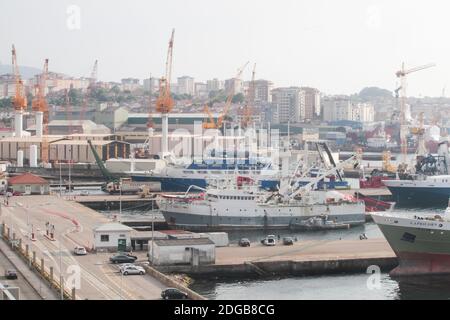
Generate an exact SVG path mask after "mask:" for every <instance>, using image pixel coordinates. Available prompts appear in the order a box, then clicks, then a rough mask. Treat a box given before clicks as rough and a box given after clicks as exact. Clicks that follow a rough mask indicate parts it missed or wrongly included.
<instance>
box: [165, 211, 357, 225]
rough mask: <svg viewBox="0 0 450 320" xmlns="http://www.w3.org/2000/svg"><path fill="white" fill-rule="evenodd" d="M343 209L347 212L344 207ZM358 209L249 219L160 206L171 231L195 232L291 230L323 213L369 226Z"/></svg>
mask: <svg viewBox="0 0 450 320" xmlns="http://www.w3.org/2000/svg"><path fill="white" fill-rule="evenodd" d="M340 209H343V211H345V209H344V208H340ZM354 209H355V208H352V209H351V210H352V211H353V212H355V213H347V212H342V210H339V211H340V212H336V213H333V212H332V211H331V212H330V211H327V209H326V206H323V210H320V209H319V210H318V209H317V208H315V210H314V211H312V210H310V208H309V207H302V208H301V209H299V208H297V211H298V212H297V214H286V215H283V214H277V215H270V214H269V215H266V216H265V215H252V216H246V215H239V214H233V213H231V214H226V215H225V214H224V215H220V214H217V215H211V214H207V213H204V214H202V213H201V212H200V211H199V210H182V209H174V208H167V207H165V206H161V207H160V210H161V213H162V215H163V216H164V218H165V220H166V222H167V224H168V225H169V226H170V227H171V228H177V229H186V230H193V231H213V230H247V229H254V230H257V229H289V228H290V227H291V226H292V225H295V224H298V223H300V222H301V221H303V220H307V219H309V218H311V217H313V216H317V215H320V214H328V218H329V220H335V221H336V222H337V223H347V224H349V225H361V224H363V223H365V213H364V205H362V206H361V207H360V208H358V210H354Z"/></svg>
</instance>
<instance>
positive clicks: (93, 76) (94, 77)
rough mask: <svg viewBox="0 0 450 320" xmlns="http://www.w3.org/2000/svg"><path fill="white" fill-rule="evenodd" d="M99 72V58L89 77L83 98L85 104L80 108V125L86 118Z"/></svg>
mask: <svg viewBox="0 0 450 320" xmlns="http://www.w3.org/2000/svg"><path fill="white" fill-rule="evenodd" d="M97 73H98V60H95V62H94V67H93V68H92V72H91V77H90V78H89V83H88V86H87V88H86V92H85V94H84V98H83V105H82V107H81V110H80V125H81V121H83V120H85V117H86V110H87V108H88V102H89V96H90V95H91V92H92V89H93V88H94V87H95V84H96V82H97Z"/></svg>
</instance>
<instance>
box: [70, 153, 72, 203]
mask: <svg viewBox="0 0 450 320" xmlns="http://www.w3.org/2000/svg"><path fill="white" fill-rule="evenodd" d="M70 158H71V159H72V147H70ZM71 167H72V161H71V160H70V159H69V200H70V198H71V196H72V177H71V175H70V174H71V172H70V171H71Z"/></svg>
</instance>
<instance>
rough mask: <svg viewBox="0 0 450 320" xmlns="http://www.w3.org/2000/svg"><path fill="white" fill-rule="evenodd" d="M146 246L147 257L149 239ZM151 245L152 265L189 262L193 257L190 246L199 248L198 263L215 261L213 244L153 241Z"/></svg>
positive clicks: (149, 245)
mask: <svg viewBox="0 0 450 320" xmlns="http://www.w3.org/2000/svg"><path fill="white" fill-rule="evenodd" d="M148 247H149V257H151V256H152V252H151V250H152V244H151V241H149V244H148ZM153 247H154V254H153V260H154V261H153V265H177V264H191V259H192V258H193V257H192V250H191V248H193V249H198V250H199V264H201V265H204V264H212V263H215V261H216V251H215V246H214V244H207V245H189V246H186V245H179V246H158V245H157V243H156V242H155V244H154V245H153Z"/></svg>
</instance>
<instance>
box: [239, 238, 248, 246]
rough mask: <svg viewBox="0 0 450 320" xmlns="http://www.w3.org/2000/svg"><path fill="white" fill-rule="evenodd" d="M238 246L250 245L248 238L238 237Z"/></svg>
mask: <svg viewBox="0 0 450 320" xmlns="http://www.w3.org/2000/svg"><path fill="white" fill-rule="evenodd" d="M239 246H240V247H250V240H248V239H247V238H242V239H240V240H239Z"/></svg>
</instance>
